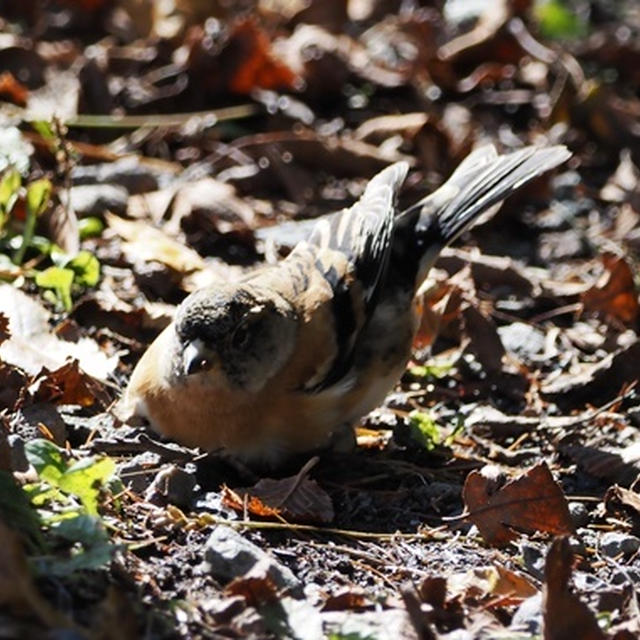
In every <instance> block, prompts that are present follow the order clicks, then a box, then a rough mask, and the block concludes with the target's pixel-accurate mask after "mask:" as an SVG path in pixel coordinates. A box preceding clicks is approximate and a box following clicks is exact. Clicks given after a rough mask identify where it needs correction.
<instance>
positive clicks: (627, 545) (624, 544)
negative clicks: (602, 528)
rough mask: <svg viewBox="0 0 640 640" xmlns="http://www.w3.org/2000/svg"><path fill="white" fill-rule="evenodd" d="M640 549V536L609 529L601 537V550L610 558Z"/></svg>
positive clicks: (630, 553) (629, 553)
mask: <svg viewBox="0 0 640 640" xmlns="http://www.w3.org/2000/svg"><path fill="white" fill-rule="evenodd" d="M638 549H640V538H637V537H636V536H632V535H630V534H628V533H620V532H618V531H607V532H606V533H604V534H602V537H601V538H600V551H602V553H604V554H605V555H606V556H609V557H610V558H615V557H617V556H619V555H620V554H622V555H625V556H630V555H632V554H634V553H636V551H638Z"/></svg>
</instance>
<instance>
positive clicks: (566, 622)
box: [543, 537, 607, 640]
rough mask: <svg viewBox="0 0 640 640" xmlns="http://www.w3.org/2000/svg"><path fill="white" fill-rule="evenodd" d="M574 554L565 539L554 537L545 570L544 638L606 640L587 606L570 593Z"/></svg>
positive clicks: (549, 639)
mask: <svg viewBox="0 0 640 640" xmlns="http://www.w3.org/2000/svg"><path fill="white" fill-rule="evenodd" d="M572 563H573V553H572V552H571V548H570V546H569V540H568V539H567V538H566V537H562V538H556V540H554V541H553V543H552V544H551V547H550V548H549V552H548V553H547V560H546V564H545V568H544V574H545V590H544V608H543V619H544V639H545V640H566V639H567V638H580V640H606V637H607V636H606V635H605V634H604V633H603V632H602V630H601V629H600V627H599V625H598V621H597V620H596V617H595V616H594V615H593V613H592V612H591V610H590V609H589V607H587V605H586V604H584V603H583V602H582V601H581V600H580V599H579V598H578V596H577V595H576V594H575V593H573V592H572V591H571V590H570V587H569V580H570V578H571V567H572Z"/></svg>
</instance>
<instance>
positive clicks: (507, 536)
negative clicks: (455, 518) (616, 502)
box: [462, 462, 574, 547]
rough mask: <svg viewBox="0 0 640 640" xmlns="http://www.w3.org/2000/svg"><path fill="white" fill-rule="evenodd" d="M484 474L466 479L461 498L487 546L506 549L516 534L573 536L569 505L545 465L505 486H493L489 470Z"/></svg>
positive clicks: (541, 464)
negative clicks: (570, 534)
mask: <svg viewBox="0 0 640 640" xmlns="http://www.w3.org/2000/svg"><path fill="white" fill-rule="evenodd" d="M484 471H485V473H481V472H478V471H472V472H471V473H470V474H469V475H468V476H467V480H466V482H465V484H464V489H463V493H462V495H463V499H464V503H465V505H466V507H467V511H468V512H469V513H468V517H469V519H470V520H471V521H472V522H473V523H474V524H475V525H476V526H477V527H478V529H479V530H480V533H481V534H482V537H483V538H484V539H485V540H486V542H487V543H488V544H490V545H493V546H496V547H502V546H505V545H506V544H508V543H509V542H510V541H512V540H515V539H516V538H517V537H518V534H517V533H516V532H523V533H533V532H534V531H545V532H547V533H554V534H564V533H572V532H573V530H574V525H573V522H572V520H571V516H570V515H569V509H568V506H567V501H566V499H565V497H564V495H563V493H562V491H561V490H560V487H559V486H558V485H557V484H556V483H555V481H554V479H553V476H552V475H551V472H550V471H549V467H547V465H546V463H544V462H543V463H540V464H537V465H536V466H534V467H531V468H530V469H529V470H528V471H527V472H526V473H524V474H522V475H521V476H519V477H517V478H515V479H513V480H510V481H509V482H507V483H506V484H504V485H503V486H492V485H495V483H494V482H493V481H492V478H491V477H490V476H489V475H488V473H487V468H486V467H485V469H484Z"/></svg>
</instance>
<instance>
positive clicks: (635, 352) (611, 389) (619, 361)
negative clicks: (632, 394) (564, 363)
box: [540, 341, 640, 409]
mask: <svg viewBox="0 0 640 640" xmlns="http://www.w3.org/2000/svg"><path fill="white" fill-rule="evenodd" d="M638 362H640V341H636V342H633V343H631V344H630V345H628V346H626V347H624V348H623V349H620V350H619V351H616V352H615V353H609V354H608V355H606V356H604V358H602V359H601V360H600V361H599V362H594V363H588V364H585V365H584V366H583V369H582V371H580V372H577V373H576V372H573V371H572V372H571V373H564V374H562V375H560V376H558V377H557V378H555V379H552V381H551V382H546V383H543V384H542V385H541V388H540V392H541V394H542V396H543V397H544V399H545V400H548V401H551V402H555V403H556V404H557V405H558V406H559V407H561V408H562V407H571V408H572V409H574V408H575V407H576V405H577V404H578V403H581V402H589V403H590V404H592V405H593V404H594V403H598V402H600V401H602V402H605V401H606V400H608V399H611V398H614V397H615V396H616V395H618V394H619V393H620V391H621V390H622V389H623V388H624V387H628V386H629V385H630V384H632V383H633V382H634V380H638V379H639V378H640V370H639V369H638ZM596 406H597V405H596Z"/></svg>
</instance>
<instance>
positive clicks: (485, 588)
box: [447, 565, 538, 606]
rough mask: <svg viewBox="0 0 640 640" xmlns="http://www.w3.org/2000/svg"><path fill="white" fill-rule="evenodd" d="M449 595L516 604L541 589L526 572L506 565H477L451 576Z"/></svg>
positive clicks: (449, 579) (508, 604)
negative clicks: (517, 570) (508, 567)
mask: <svg viewBox="0 0 640 640" xmlns="http://www.w3.org/2000/svg"><path fill="white" fill-rule="evenodd" d="M447 586H448V593H449V596H450V597H451V596H461V597H462V599H463V601H464V600H466V599H468V598H469V599H474V600H478V599H491V600H492V601H493V602H495V605H499V606H513V605H518V604H520V603H521V602H522V601H523V600H526V599H527V598H530V597H531V596H533V595H535V594H536V593H538V589H537V588H536V587H535V585H534V584H533V583H532V582H531V580H529V578H527V577H526V576H525V575H523V574H521V573H518V572H516V571H511V570H510V569H507V568H506V567H501V566H499V565H496V566H488V567H474V568H473V569H470V570H469V571H466V572H464V573H456V574H453V575H452V576H449V577H448V578H447Z"/></svg>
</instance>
